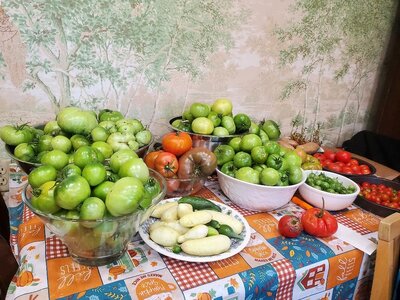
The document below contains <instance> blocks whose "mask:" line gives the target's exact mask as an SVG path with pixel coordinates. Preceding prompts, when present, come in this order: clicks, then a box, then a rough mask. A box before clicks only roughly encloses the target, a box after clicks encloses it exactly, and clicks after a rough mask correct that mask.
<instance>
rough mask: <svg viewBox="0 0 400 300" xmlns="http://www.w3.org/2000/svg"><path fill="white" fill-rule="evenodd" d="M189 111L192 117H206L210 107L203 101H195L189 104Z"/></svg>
mask: <svg viewBox="0 0 400 300" xmlns="http://www.w3.org/2000/svg"><path fill="white" fill-rule="evenodd" d="M190 113H191V114H192V116H193V117H194V118H199V117H207V116H208V115H209V113H210V107H209V106H208V105H207V104H205V103H200V102H195V103H193V104H192V105H190Z"/></svg>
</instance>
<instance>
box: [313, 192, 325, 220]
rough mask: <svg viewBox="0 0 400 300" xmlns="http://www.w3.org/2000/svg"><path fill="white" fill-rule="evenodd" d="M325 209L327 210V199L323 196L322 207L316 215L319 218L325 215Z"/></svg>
mask: <svg viewBox="0 0 400 300" xmlns="http://www.w3.org/2000/svg"><path fill="white" fill-rule="evenodd" d="M324 210H325V199H324V197H322V208H321V210H320V211H319V213H317V214H316V215H315V216H316V217H317V218H322V217H323V216H324Z"/></svg>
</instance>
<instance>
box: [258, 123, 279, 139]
mask: <svg viewBox="0 0 400 300" xmlns="http://www.w3.org/2000/svg"><path fill="white" fill-rule="evenodd" d="M261 128H262V130H264V131H265V133H266V134H267V135H268V137H269V139H271V140H277V139H279V137H280V135H281V131H280V129H279V126H278V124H276V122H275V121H273V120H265V121H264V122H263V123H262V126H261Z"/></svg>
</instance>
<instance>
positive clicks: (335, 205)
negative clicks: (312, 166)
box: [299, 170, 360, 210]
mask: <svg viewBox="0 0 400 300" xmlns="http://www.w3.org/2000/svg"><path fill="white" fill-rule="evenodd" d="M305 173H306V175H307V177H308V175H309V174H310V173H315V174H321V173H322V174H324V175H325V176H327V177H331V178H337V180H338V181H339V182H341V183H342V184H343V185H344V186H345V187H348V186H354V187H355V189H356V190H355V192H354V193H351V194H334V193H329V192H325V191H321V190H318V189H316V188H314V187H312V186H310V185H308V184H307V183H304V184H303V185H302V186H300V187H299V192H300V195H301V196H302V197H303V198H304V200H306V201H307V202H308V203H310V204H311V205H312V206H314V207H318V208H322V197H324V200H325V209H326V210H342V209H345V208H346V207H348V206H350V205H351V204H352V203H353V202H354V200H356V198H357V195H358V193H359V192H360V187H359V186H358V184H357V183H355V182H354V181H353V180H351V179H349V178H347V177H345V176H342V175H339V174H337V173H333V172H328V171H319V170H307V171H305Z"/></svg>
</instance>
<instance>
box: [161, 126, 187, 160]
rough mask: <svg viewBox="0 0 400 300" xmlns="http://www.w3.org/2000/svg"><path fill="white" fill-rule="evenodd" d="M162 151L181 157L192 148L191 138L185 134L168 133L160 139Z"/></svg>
mask: <svg viewBox="0 0 400 300" xmlns="http://www.w3.org/2000/svg"><path fill="white" fill-rule="evenodd" d="M161 143H162V146H163V149H164V150H165V151H167V152H170V153H172V154H175V155H176V156H181V155H182V154H183V153H185V152H186V151H189V150H190V148H192V138H191V137H190V135H189V134H188V133H186V132H170V133H167V134H165V135H164V136H163V138H162V141H161Z"/></svg>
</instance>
